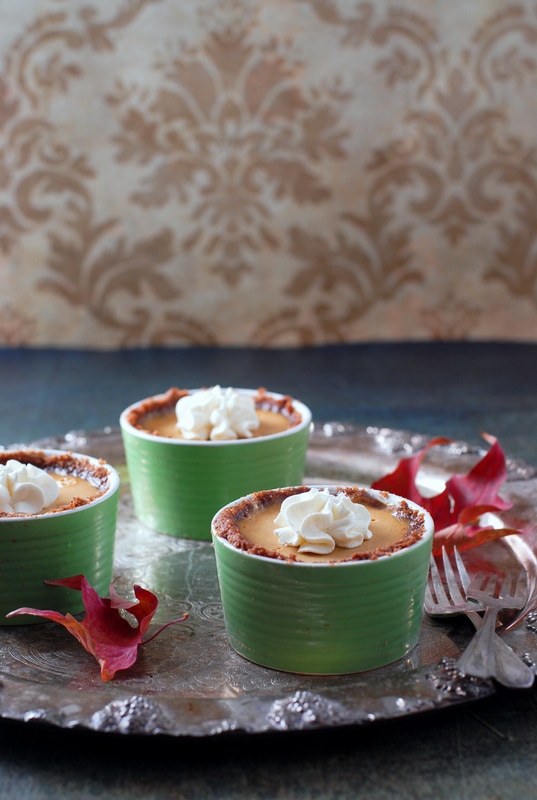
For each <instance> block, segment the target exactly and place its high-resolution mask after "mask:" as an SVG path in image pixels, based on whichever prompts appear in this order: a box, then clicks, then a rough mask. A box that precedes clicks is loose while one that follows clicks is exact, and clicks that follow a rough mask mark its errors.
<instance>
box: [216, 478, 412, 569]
mask: <svg viewBox="0 0 537 800" xmlns="http://www.w3.org/2000/svg"><path fill="white" fill-rule="evenodd" d="M327 488H328V490H329V491H330V492H331V493H332V494H337V493H339V492H343V493H344V494H346V495H347V496H348V497H349V498H350V499H351V500H352V501H353V502H355V503H362V504H364V505H368V506H369V507H372V508H389V509H390V510H392V511H393V513H394V515H395V516H397V517H398V518H399V519H404V520H406V521H408V530H407V532H406V533H405V535H404V536H403V537H402V538H401V539H399V540H398V541H397V542H394V543H393V544H391V545H387V546H385V547H377V548H375V549H374V550H370V551H369V552H367V553H354V554H353V555H352V556H349V558H346V559H343V560H340V561H338V562H337V563H338V564H348V563H349V562H352V561H376V560H377V559H378V558H380V557H381V556H388V555H392V554H393V553H397V552H398V551H400V550H403V549H405V548H407V547H409V546H410V545H412V544H415V543H417V542H419V541H421V540H422V539H423V536H424V533H425V524H424V521H423V515H422V513H421V512H420V511H419V510H417V509H415V508H412V507H411V506H410V505H409V504H408V502H407V501H406V500H404V499H403V500H401V502H400V503H399V504H398V505H397V508H392V507H391V506H390V504H389V493H388V492H382V493H381V494H382V495H385V497H386V502H385V503H384V502H382V501H381V500H379V499H378V497H377V496H376V495H373V494H371V492H369V491H368V490H367V489H363V488H360V487H358V486H328V487H327ZM310 489H311V486H294V487H287V488H284V489H269V490H268V491H260V492H254V493H253V494H251V495H248V497H245V498H243V499H242V500H241V501H240V502H237V503H234V504H233V505H232V506H228V507H226V508H223V509H222V510H221V511H219V512H218V514H217V515H216V516H215V518H214V520H213V529H214V532H215V534H216V535H217V536H219V537H220V538H222V539H225V540H226V541H228V542H229V544H230V545H232V546H233V547H235V548H236V549H237V550H242V551H243V552H247V553H250V554H251V555H256V556H265V557H267V558H274V559H278V560H280V561H288V562H294V563H297V561H298V560H297V558H296V557H295V556H282V555H281V554H280V553H277V552H276V551H274V550H267V549H265V548H264V547H258V546H256V545H252V543H251V542H249V541H248V540H247V539H246V538H245V537H244V536H243V534H242V533H241V531H240V528H239V525H238V521H239V520H240V519H243V518H244V517H248V516H250V515H251V514H252V513H254V512H255V511H256V510H259V509H262V508H266V507H267V506H269V505H272V504H273V503H275V502H283V501H284V500H285V498H286V497H290V496H292V495H295V494H301V493H302V492H307V491H309V490H310ZM326 563H327V564H330V563H332V564H333V563H336V562H330V561H329V560H327V561H326Z"/></svg>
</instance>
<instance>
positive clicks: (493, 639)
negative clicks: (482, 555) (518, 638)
mask: <svg viewBox="0 0 537 800" xmlns="http://www.w3.org/2000/svg"><path fill="white" fill-rule="evenodd" d="M526 594H527V587H526V575H525V572H524V570H523V569H522V570H519V571H512V572H508V573H507V574H506V575H504V576H503V577H501V578H500V577H499V576H498V575H483V573H476V574H475V575H473V576H472V579H471V580H470V583H469V584H468V586H467V588H466V596H467V598H468V599H469V600H470V602H472V601H473V602H475V603H477V607H479V608H484V609H485V613H484V615H483V620H482V622H481V624H480V625H479V627H478V628H477V630H476V633H475V634H474V636H473V638H472V640H471V641H470V643H469V645H468V647H467V648H466V649H465V650H464V652H463V653H462V655H461V656H460V657H459V658H458V660H457V667H458V668H459V669H460V670H461V672H464V673H465V674H466V675H476V676H477V677H489V676H492V677H494V678H496V680H498V681H499V682H500V683H502V684H503V685H504V686H510V687H518V688H524V689H527V688H529V687H530V686H532V685H533V682H534V679H535V674H534V672H533V670H532V669H530V668H529V667H527V665H526V664H524V663H523V662H522V660H521V659H519V658H518V656H516V654H514V653H513V651H511V650H510V649H509V648H508V647H507V646H506V645H505V643H504V642H503V639H500V638H499V636H498V635H497V634H496V621H497V618H498V614H499V612H500V611H502V610H506V609H517V610H520V609H521V608H523V607H524V605H525V603H526ZM513 655H514V656H515V657H514V658H513Z"/></svg>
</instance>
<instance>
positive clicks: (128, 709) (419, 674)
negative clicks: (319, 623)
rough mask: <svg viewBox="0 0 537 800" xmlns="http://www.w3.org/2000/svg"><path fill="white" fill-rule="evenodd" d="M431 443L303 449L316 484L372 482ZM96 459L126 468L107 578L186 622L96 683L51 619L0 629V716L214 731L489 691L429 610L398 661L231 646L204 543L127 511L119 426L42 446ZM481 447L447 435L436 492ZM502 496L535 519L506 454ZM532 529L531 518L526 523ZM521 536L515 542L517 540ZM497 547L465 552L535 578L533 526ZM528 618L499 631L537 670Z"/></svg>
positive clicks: (529, 490)
mask: <svg viewBox="0 0 537 800" xmlns="http://www.w3.org/2000/svg"><path fill="white" fill-rule="evenodd" d="M425 441H426V438H425V437H423V436H421V435H419V434H413V433H407V432H404V431H393V430H388V429H376V428H359V427H355V426H348V425H342V424H340V423H337V422H335V423H327V424H325V425H321V426H317V427H316V428H315V429H314V431H313V434H312V439H311V445H310V449H309V453H308V465H307V468H308V478H307V479H308V480H310V481H311V482H317V483H318V482H336V483H337V482H341V483H342V482H346V483H348V482H353V483H362V484H367V483H370V482H371V481H372V480H374V479H375V478H376V477H379V476H380V475H381V474H384V473H385V472H387V471H388V470H390V469H392V468H393V466H395V464H396V463H397V461H398V460H399V458H401V456H402V455H404V454H409V453H411V452H414V451H415V450H416V449H418V448H420V447H422V446H423V444H424V443H425ZM39 444H40V446H49V447H59V448H61V449H72V450H77V451H79V452H80V451H82V452H88V453H90V454H92V455H99V456H101V457H104V458H106V459H108V460H109V461H111V462H112V463H114V464H115V465H116V466H118V468H119V469H120V473H121V475H122V484H123V488H122V496H121V501H120V513H119V521H118V531H117V543H116V556H115V576H116V577H115V583H116V584H117V588H118V590H120V592H121V593H123V594H125V593H128V592H129V591H131V590H132V584H133V583H135V582H138V583H141V584H142V585H144V586H146V587H147V588H149V589H151V590H152V591H154V592H155V593H156V594H157V595H158V597H159V599H160V606H159V609H158V612H157V615H156V616H155V624H162V623H163V622H165V621H166V620H168V619H171V618H175V617H177V616H178V615H179V614H181V612H183V611H185V610H186V611H188V612H189V617H188V620H187V621H185V622H184V623H181V624H178V625H174V626H172V627H171V628H168V629H167V630H166V631H165V632H163V633H162V634H161V636H160V637H159V638H158V639H157V640H155V641H154V642H151V643H149V644H148V645H147V647H143V648H141V652H140V656H139V658H138V661H137V662H136V664H135V665H134V666H133V667H131V668H130V669H129V670H127V671H125V672H122V673H118V675H117V676H116V678H115V679H114V680H113V681H110V682H108V683H103V682H102V681H101V679H100V676H99V670H98V669H97V668H96V665H95V662H94V660H93V659H92V658H91V656H89V655H88V654H87V653H85V652H84V651H83V650H82V649H81V648H80V646H79V645H78V643H77V642H76V641H75V640H74V639H72V638H71V637H70V636H69V635H68V634H67V633H66V632H65V631H64V630H63V629H62V628H60V627H59V626H55V625H54V624H52V623H44V624H37V625H29V626H21V627H6V628H1V627H0V684H1V689H2V691H1V692H0V715H1V716H3V717H5V718H9V719H18V720H25V721H27V722H30V721H32V720H40V721H46V722H48V723H50V724H53V725H57V726H61V727H69V728H73V727H81V728H88V729H91V730H95V731H100V732H103V733H104V732H115V733H124V734H148V735H154V734H165V735H169V736H198V737H199V736H214V735H217V734H222V733H226V732H231V731H234V732H242V733H259V732H265V731H280V732H285V731H291V730H306V729H315V728H325V727H334V726H340V725H348V724H357V725H362V724H369V723H372V722H374V721H376V720H385V719H390V718H395V717H399V716H404V715H408V714H415V713H418V712H422V711H427V710H432V709H437V708H444V707H449V706H451V705H453V704H455V703H461V702H469V701H470V700H474V699H478V698H482V697H486V696H488V695H490V694H492V693H494V692H495V690H496V689H495V685H494V684H493V683H492V682H491V681H483V680H478V679H472V678H465V677H463V676H461V675H459V674H458V673H457V671H456V669H455V667H454V662H455V659H456V657H457V655H458V653H459V652H460V650H461V648H462V647H464V645H465V643H466V642H467V641H468V638H469V636H470V633H471V626H470V625H469V624H468V625H466V624H465V623H464V621H461V620H459V621H454V622H453V623H450V624H446V623H445V622H442V623H438V622H434V621H431V620H429V619H428V618H424V622H423V627H422V634H421V638H420V641H419V643H418V645H417V647H416V648H415V649H414V650H413V651H412V652H411V653H410V654H409V655H408V656H407V657H405V658H403V659H401V660H399V661H397V662H396V663H395V664H391V665H389V666H387V667H383V668H381V669H378V670H372V671H370V672H364V673H357V674H353V675H345V676H336V677H334V676H328V677H323V676H319V677H312V676H302V675H295V674H287V673H283V672H278V671H275V670H270V669H266V668H263V667H259V666H256V665H254V664H251V663H250V662H247V661H246V660H244V659H243V658H241V657H240V656H239V655H237V654H236V653H235V652H234V651H233V650H232V649H231V647H230V646H229V644H228V642H227V638H226V635H225V630H224V622H223V615H222V608H221V604H220V594H219V589H218V583H217V578H216V568H215V563H214V557H213V552H212V546H211V544H210V543H208V542H196V541H189V540H183V539H174V538H173V537H169V536H164V535H161V534H157V533H156V532H154V531H152V530H151V529H149V528H147V527H145V526H143V525H142V524H141V523H139V522H138V520H137V519H136V517H135V515H134V512H133V508H132V502H131V497H130V492H129V486H128V476H127V474H126V470H125V467H124V463H123V449H122V444H121V437H120V434H119V431H118V430H116V429H106V430H103V431H96V432H90V433H86V432H83V431H78V432H77V431H75V432H71V433H69V434H67V435H66V436H65V437H63V438H61V439H48V440H43V441H41V442H39ZM480 455H482V453H481V451H480V450H479V448H476V447H471V446H469V445H467V444H465V443H453V444H452V445H449V446H447V447H445V448H441V449H440V451H438V452H435V453H434V454H432V455H431V457H430V458H429V459H428V461H426V462H425V466H424V472H423V480H424V482H425V483H428V482H429V483H430V484H431V485H432V486H434V485H436V484H438V482H439V481H441V480H442V475H444V477H445V476H446V475H447V474H448V473H449V472H452V471H458V470H461V471H462V470H466V469H468V466H469V465H470V464H471V463H472V462H473V461H475V460H476V459H477V458H478V457H480ZM508 466H509V480H508V482H507V484H506V487H505V491H506V492H507V493H508V494H510V495H511V496H512V497H513V499H514V500H515V506H516V512H517V514H519V515H522V516H524V518H525V519H526V520H528V521H529V522H532V523H537V512H536V511H535V504H536V500H537V478H536V470H535V469H534V468H533V467H531V466H529V465H526V464H520V463H515V462H509V465H508ZM534 529H535V525H534ZM516 540H519V541H516ZM521 540H522V537H509V540H508V539H506V540H502V541H500V542H494V543H491V544H490V545H486V546H483V547H480V548H478V551H479V552H477V551H476V552H473V553H469V554H467V558H468V559H469V561H470V562H472V560H473V561H474V562H477V563H478V564H479V566H480V567H482V566H485V567H486V566H487V564H488V565H491V566H493V567H498V566H504V565H505V566H508V565H509V564H510V563H511V562H513V561H515V560H518V561H522V563H524V565H525V566H526V569H527V570H528V572H529V573H531V574H532V575H533V576H534V575H535V574H537V566H536V565H537V559H536V558H535V555H534V553H535V551H537V546H536V542H535V535H534V533H533V532H531V531H530V533H529V534H528V535H527V536H525V540H524V541H521ZM534 616H535V614H533V613H530V614H529V615H528V616H527V617H526V618H525V619H524V620H522V621H521V623H520V624H519V625H518V626H515V627H514V628H513V629H512V630H510V631H508V632H507V633H506V634H505V637H506V639H507V641H508V642H509V644H511V646H513V647H514V648H515V650H516V651H517V652H518V653H519V654H520V655H522V656H523V657H524V658H525V660H526V661H527V662H528V663H530V664H532V665H534V664H535V662H536V661H537V625H536V620H535V619H534Z"/></svg>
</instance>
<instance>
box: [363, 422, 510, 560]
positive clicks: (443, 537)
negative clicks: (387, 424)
mask: <svg viewBox="0 0 537 800" xmlns="http://www.w3.org/2000/svg"><path fill="white" fill-rule="evenodd" d="M482 436H483V438H484V439H485V440H486V441H487V442H488V443H489V444H490V448H489V450H488V451H487V453H486V454H485V455H484V456H483V458H481V459H480V461H478V462H477V463H476V464H475V465H474V466H473V467H472V469H471V470H470V471H469V472H468V473H467V474H466V475H452V476H451V477H450V478H449V479H448V480H447V481H446V485H445V487H444V489H443V491H442V492H440V493H439V494H436V495H433V496H432V497H426V496H424V495H422V494H421V492H420V491H419V489H418V487H417V484H416V476H417V474H418V471H419V469H420V467H421V465H422V462H423V459H424V457H425V455H426V453H427V451H428V450H429V449H430V448H431V447H435V446H437V445H443V444H449V443H450V442H451V441H452V440H451V439H446V438H444V437H437V438H435V439H431V441H430V442H428V443H427V444H426V445H425V447H424V448H423V449H421V450H420V451H419V452H417V453H415V454H414V455H413V456H410V457H409V458H403V459H402V460H401V461H400V462H399V464H398V465H397V467H396V468H395V470H394V471H393V472H391V473H390V474H388V475H385V476H384V477H382V478H380V479H379V480H377V481H375V482H374V483H373V484H372V488H373V489H381V490H384V491H388V492H393V493H394V494H398V495H400V496H402V497H406V498H407V499H408V500H413V501H414V502H415V503H418V504H419V505H420V506H422V507H423V508H425V509H426V510H427V511H428V512H429V513H430V514H431V516H432V518H433V520H434V524H435V534H434V542H433V554H434V555H438V554H439V553H441V551H442V547H445V548H446V549H447V550H450V549H452V548H453V547H455V546H456V547H457V548H458V549H459V550H464V549H468V548H470V547H476V546H477V545H479V544H483V543H484V542H488V541H491V540H492V539H499V538H501V537H502V536H507V535H508V534H511V533H520V531H518V530H516V529H513V528H506V527H504V528H497V527H494V526H492V525H482V524H480V520H481V518H482V517H483V516H484V515H485V514H487V513H489V512H491V513H494V512H496V511H505V510H507V509H509V508H511V507H512V505H513V504H512V503H511V502H510V501H508V500H505V499H504V498H503V497H501V496H500V495H499V494H498V490H499V488H500V486H501V485H502V484H503V483H504V481H505V480H506V478H507V469H506V466H505V455H504V452H503V450H502V448H501V447H500V444H499V442H498V440H497V439H496V438H495V437H494V436H491V435H490V434H488V433H483V434H482Z"/></svg>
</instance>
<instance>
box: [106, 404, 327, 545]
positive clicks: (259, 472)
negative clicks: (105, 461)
mask: <svg viewBox="0 0 537 800" xmlns="http://www.w3.org/2000/svg"><path fill="white" fill-rule="evenodd" d="M271 394H274V393H271ZM276 396H277V395H276ZM142 402H143V401H142ZM295 404H296V405H297V406H298V407H299V408H300V409H303V423H302V424H300V425H298V426H296V427H294V428H290V429H289V430H288V431H285V432H283V433H282V434H278V435H275V436H267V437H260V438H252V439H242V440H236V441H231V442H188V441H184V440H179V439H169V438H166V437H160V436H151V435H147V434H146V433H145V432H143V431H139V430H137V429H136V428H133V427H132V426H131V425H129V424H128V423H127V422H126V415H127V412H128V409H127V410H126V411H125V412H123V414H122V415H121V419H120V425H121V430H122V435H123V443H124V448H125V455H126V461H127V467H128V472H129V480H130V484H131V492H132V498H133V505H134V511H135V513H136V516H137V517H138V518H139V519H140V520H141V521H142V522H143V523H144V524H145V525H147V526H148V527H150V528H153V529H154V530H157V531H159V532H161V533H166V534H169V535H172V536H177V537H181V538H188V539H202V540H206V541H209V540H210V538H211V519H212V517H213V516H214V514H215V513H216V512H217V511H218V509H219V508H221V507H222V506H224V505H226V503H229V502H230V501H231V500H234V499H235V498H236V497H241V496H242V495H244V494H249V493H251V492H255V491H258V490H261V489H270V488H274V487H278V486H287V485H295V484H299V483H301V482H302V480H303V477H304V468H305V463H306V451H307V446H308V439H309V427H310V421H311V412H310V411H309V409H307V408H306V406H304V405H303V404H302V403H299V402H298V401H295ZM136 405H138V404H136ZM131 408H132V406H131Z"/></svg>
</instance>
